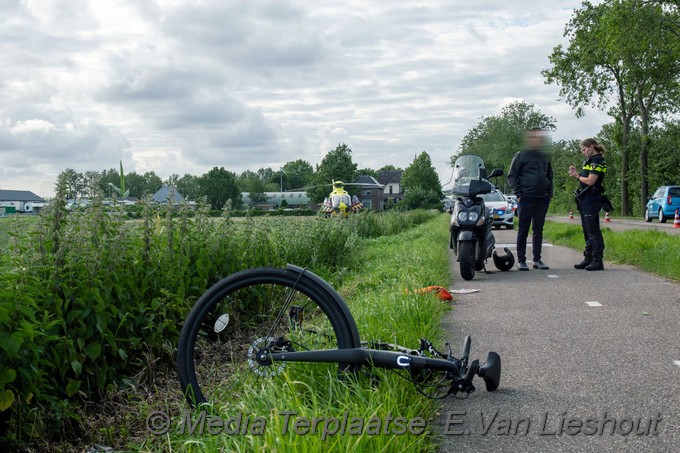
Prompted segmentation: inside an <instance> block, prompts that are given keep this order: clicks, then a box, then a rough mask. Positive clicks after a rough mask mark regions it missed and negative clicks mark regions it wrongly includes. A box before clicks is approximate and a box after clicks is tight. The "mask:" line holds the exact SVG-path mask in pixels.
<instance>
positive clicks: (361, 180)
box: [353, 175, 382, 188]
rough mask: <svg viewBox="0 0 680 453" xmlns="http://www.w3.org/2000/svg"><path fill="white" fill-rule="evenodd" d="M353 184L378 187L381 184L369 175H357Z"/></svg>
mask: <svg viewBox="0 0 680 453" xmlns="http://www.w3.org/2000/svg"><path fill="white" fill-rule="evenodd" d="M353 184H361V185H366V186H379V187H380V188H382V184H380V183H379V182H378V181H377V180H376V179H375V178H374V177H373V176H369V175H361V176H357V177H356V179H355V180H354V182H353Z"/></svg>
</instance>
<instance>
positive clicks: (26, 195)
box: [0, 190, 45, 203]
mask: <svg viewBox="0 0 680 453" xmlns="http://www.w3.org/2000/svg"><path fill="white" fill-rule="evenodd" d="M0 201H22V202H26V201H33V202H36V203H44V202H45V200H43V199H42V198H40V197H39V196H37V195H36V194H34V193H33V192H31V191H30V190H0Z"/></svg>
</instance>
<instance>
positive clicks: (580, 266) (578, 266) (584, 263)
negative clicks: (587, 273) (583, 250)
mask: <svg viewBox="0 0 680 453" xmlns="http://www.w3.org/2000/svg"><path fill="white" fill-rule="evenodd" d="M590 263H592V260H589V259H584V260H583V261H581V262H580V263H578V264H574V269H585V268H586V267H587V266H588V265H589V264H590Z"/></svg>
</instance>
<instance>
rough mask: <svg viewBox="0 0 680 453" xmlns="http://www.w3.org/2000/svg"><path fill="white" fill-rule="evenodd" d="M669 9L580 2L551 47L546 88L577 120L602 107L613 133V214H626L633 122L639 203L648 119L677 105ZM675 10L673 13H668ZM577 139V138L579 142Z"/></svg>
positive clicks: (628, 1) (679, 70) (640, 3)
mask: <svg viewBox="0 0 680 453" xmlns="http://www.w3.org/2000/svg"><path fill="white" fill-rule="evenodd" d="M669 3H671V4H672V3H674V2H651V1H644V0H608V1H604V2H602V3H600V4H598V5H593V4H592V3H590V2H588V1H585V2H583V4H582V6H581V8H579V9H577V10H575V11H574V16H573V17H572V19H571V20H570V21H569V23H568V24H567V25H566V27H565V36H566V37H567V38H568V39H569V45H568V47H567V48H566V49H565V48H564V47H562V46H561V45H560V46H557V47H555V48H554V49H553V53H552V55H551V56H550V62H551V63H552V65H553V66H552V68H550V69H547V70H544V71H542V74H543V75H544V76H545V78H546V82H547V83H556V84H559V85H560V86H561V88H560V96H561V97H562V98H564V99H565V100H566V102H567V103H569V104H570V105H571V106H572V107H574V108H575V109H576V114H577V116H580V115H582V114H583V107H584V106H586V105H591V106H595V107H598V108H605V107H609V110H608V113H609V114H610V115H611V116H613V117H614V118H616V120H617V122H618V123H619V125H620V126H619V127H620V132H621V133H620V134H619V138H620V143H618V146H619V147H620V148H621V162H620V165H621V168H620V181H621V188H620V191H621V213H622V214H624V215H627V214H628V213H629V212H630V210H629V186H628V167H629V153H630V151H631V148H630V146H629V133H630V129H631V122H632V120H633V118H634V116H635V115H638V116H639V118H640V123H641V125H642V131H641V132H642V134H641V140H642V146H641V147H640V148H639V149H640V151H639V154H638V155H639V157H640V173H641V178H640V184H641V196H642V197H643V201H644V198H645V197H646V191H647V175H646V172H647V140H648V139H649V137H648V124H649V121H650V119H651V116H653V115H654V114H660V113H663V112H665V111H669V110H673V108H675V107H676V106H677V105H678V102H677V96H678V83H677V82H678V77H679V75H680V64H679V63H678V61H679V60H680V56H679V51H678V48H679V44H680V40H679V39H678V28H677V24H678V22H679V21H678V10H677V7H665V6H663V4H666V5H667V6H668V4H669ZM675 6H677V5H675ZM584 138H585V137H584Z"/></svg>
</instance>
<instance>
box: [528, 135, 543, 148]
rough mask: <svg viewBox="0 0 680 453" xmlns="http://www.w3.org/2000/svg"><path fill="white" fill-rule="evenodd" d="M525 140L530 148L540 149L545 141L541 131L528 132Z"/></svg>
mask: <svg viewBox="0 0 680 453" xmlns="http://www.w3.org/2000/svg"><path fill="white" fill-rule="evenodd" d="M526 140H527V145H528V146H529V147H530V148H540V147H541V146H542V145H543V141H544V140H545V133H544V132H543V131H529V132H527V135H526Z"/></svg>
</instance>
